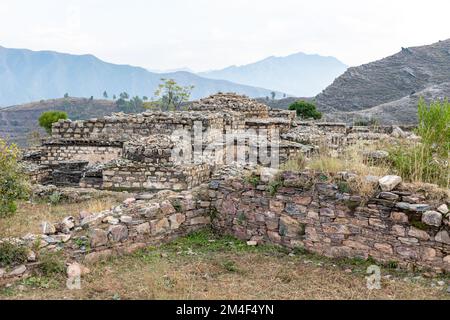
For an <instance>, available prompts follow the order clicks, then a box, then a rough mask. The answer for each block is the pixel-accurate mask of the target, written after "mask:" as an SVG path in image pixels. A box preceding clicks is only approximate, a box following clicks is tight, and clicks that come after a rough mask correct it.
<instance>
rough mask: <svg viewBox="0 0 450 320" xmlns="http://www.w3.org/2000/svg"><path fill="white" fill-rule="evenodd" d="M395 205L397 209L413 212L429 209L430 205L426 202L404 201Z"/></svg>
mask: <svg viewBox="0 0 450 320" xmlns="http://www.w3.org/2000/svg"><path fill="white" fill-rule="evenodd" d="M395 206H396V207H397V208H399V209H402V210H408V211H413V212H425V211H427V210H430V209H431V206H430V205H428V204H411V203H406V202H397V203H396V204H395Z"/></svg>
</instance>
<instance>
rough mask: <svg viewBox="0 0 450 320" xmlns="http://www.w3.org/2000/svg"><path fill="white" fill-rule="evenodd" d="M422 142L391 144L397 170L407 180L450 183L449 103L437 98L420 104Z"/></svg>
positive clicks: (392, 158) (392, 159) (417, 132)
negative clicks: (431, 101)
mask: <svg viewBox="0 0 450 320" xmlns="http://www.w3.org/2000/svg"><path fill="white" fill-rule="evenodd" d="M418 116H419V125H418V128H417V130H416V134H417V135H418V136H420V138H421V141H420V142H419V143H414V144H410V143H400V144H399V145H397V146H394V147H392V148H390V150H389V153H390V160H391V163H392V165H393V167H394V169H395V170H396V171H397V173H398V174H399V175H400V176H402V177H403V178H404V179H406V180H408V181H413V182H414V181H418V182H428V183H434V184H437V185H440V186H442V187H448V186H449V149H450V103H449V102H448V101H447V100H445V101H436V102H433V103H431V104H430V106H427V105H426V103H425V102H424V100H423V99H421V100H420V101H419V107H418Z"/></svg>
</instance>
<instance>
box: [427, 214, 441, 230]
mask: <svg viewBox="0 0 450 320" xmlns="http://www.w3.org/2000/svg"><path fill="white" fill-rule="evenodd" d="M422 222H423V223H425V224H428V225H430V226H435V227H439V226H440V225H441V224H442V213H440V212H437V211H426V212H425V213H424V214H422Z"/></svg>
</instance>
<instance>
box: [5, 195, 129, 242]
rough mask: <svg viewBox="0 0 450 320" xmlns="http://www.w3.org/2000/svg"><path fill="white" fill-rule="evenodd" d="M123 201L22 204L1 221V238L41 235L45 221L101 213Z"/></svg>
mask: <svg viewBox="0 0 450 320" xmlns="http://www.w3.org/2000/svg"><path fill="white" fill-rule="evenodd" d="M120 200H123V199H121V198H120V197H119V198H115V197H107V198H102V199H92V200H87V201H83V202H79V203H61V204H58V205H53V204H50V203H46V202H41V201H39V202H35V203H32V202H20V203H19V205H18V209H17V212H16V213H15V214H14V215H12V216H8V217H6V218H3V219H1V220H0V238H5V237H20V236H24V235H25V234H27V233H37V234H38V233H41V231H42V230H41V228H40V224H41V222H43V221H48V222H59V221H61V220H62V219H63V218H65V217H67V216H70V215H73V216H78V214H79V213H80V212H81V211H83V210H86V211H88V212H100V211H103V210H106V209H110V208H111V207H112V206H114V205H117V204H119V203H120Z"/></svg>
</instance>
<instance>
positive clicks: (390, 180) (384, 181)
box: [378, 176, 402, 192]
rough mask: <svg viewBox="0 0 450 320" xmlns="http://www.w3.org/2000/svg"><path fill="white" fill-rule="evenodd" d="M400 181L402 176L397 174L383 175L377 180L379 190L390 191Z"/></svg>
mask: <svg viewBox="0 0 450 320" xmlns="http://www.w3.org/2000/svg"><path fill="white" fill-rule="evenodd" d="M401 182H402V178H401V177H399V176H385V177H383V178H381V179H380V180H378V183H379V184H380V187H381V190H383V191H385V192H387V191H392V190H394V189H395V187H397V186H398V185H399V184H400V183H401Z"/></svg>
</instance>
